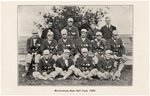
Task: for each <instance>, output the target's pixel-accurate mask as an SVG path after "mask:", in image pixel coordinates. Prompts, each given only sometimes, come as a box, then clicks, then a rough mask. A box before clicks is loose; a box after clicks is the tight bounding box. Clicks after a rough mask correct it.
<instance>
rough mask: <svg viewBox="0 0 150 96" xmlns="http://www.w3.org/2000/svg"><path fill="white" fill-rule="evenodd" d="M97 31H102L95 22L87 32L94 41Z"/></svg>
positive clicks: (88, 36)
mask: <svg viewBox="0 0 150 96" xmlns="http://www.w3.org/2000/svg"><path fill="white" fill-rule="evenodd" d="M96 32H100V30H99V29H97V28H96V24H95V23H93V24H91V26H90V29H89V30H88V32H87V38H88V39H90V40H92V41H93V40H94V39H95V38H96Z"/></svg>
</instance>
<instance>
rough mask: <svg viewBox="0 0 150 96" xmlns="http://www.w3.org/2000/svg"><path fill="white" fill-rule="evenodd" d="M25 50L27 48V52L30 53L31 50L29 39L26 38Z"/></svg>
mask: <svg viewBox="0 0 150 96" xmlns="http://www.w3.org/2000/svg"><path fill="white" fill-rule="evenodd" d="M26 50H27V52H28V53H30V54H32V50H31V48H30V39H28V40H27V44H26Z"/></svg>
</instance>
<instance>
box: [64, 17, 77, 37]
mask: <svg viewBox="0 0 150 96" xmlns="http://www.w3.org/2000/svg"><path fill="white" fill-rule="evenodd" d="M67 22H68V25H67V26H66V27H65V28H64V29H66V30H67V33H68V37H69V38H71V39H73V40H75V39H77V38H78V37H79V31H78V28H77V27H76V26H74V25H73V18H68V20H67Z"/></svg>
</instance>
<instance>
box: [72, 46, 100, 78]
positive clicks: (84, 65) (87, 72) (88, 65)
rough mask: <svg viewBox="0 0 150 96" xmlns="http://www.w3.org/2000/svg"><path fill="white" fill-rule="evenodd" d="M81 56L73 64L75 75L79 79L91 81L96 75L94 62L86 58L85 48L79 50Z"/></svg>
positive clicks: (86, 51)
mask: <svg viewBox="0 0 150 96" xmlns="http://www.w3.org/2000/svg"><path fill="white" fill-rule="evenodd" d="M81 54H82V55H80V56H79V58H78V59H77V61H76V62H75V67H76V69H75V72H74V73H75V75H76V76H79V78H85V79H90V80H92V76H94V75H96V71H97V70H96V69H95V64H94V60H93V59H92V58H91V57H89V56H88V50H87V48H82V49H81Z"/></svg>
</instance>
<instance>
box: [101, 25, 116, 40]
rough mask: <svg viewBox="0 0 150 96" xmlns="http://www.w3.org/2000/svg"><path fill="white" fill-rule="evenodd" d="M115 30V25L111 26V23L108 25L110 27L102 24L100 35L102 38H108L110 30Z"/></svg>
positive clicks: (110, 33) (109, 37) (110, 34)
mask: <svg viewBox="0 0 150 96" xmlns="http://www.w3.org/2000/svg"><path fill="white" fill-rule="evenodd" d="M114 30H116V27H115V26H113V25H110V28H108V27H107V26H106V25H105V26H103V27H102V28H101V32H102V35H103V38H104V39H106V40H108V39H111V37H112V32H113V31H114Z"/></svg>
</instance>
